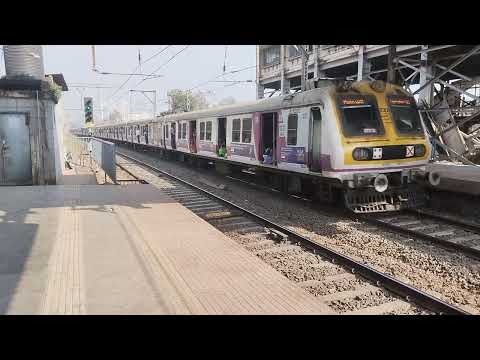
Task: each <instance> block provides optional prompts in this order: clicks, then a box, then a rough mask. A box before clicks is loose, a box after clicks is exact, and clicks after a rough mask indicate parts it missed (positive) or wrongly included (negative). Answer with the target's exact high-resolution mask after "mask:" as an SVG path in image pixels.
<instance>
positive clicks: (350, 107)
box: [340, 97, 384, 137]
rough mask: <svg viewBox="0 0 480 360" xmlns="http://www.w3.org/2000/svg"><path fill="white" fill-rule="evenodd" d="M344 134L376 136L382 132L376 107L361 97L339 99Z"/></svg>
mask: <svg viewBox="0 0 480 360" xmlns="http://www.w3.org/2000/svg"><path fill="white" fill-rule="evenodd" d="M340 107H341V110H342V127H343V133H344V135H345V136H347V137H348V136H378V135H382V134H383V133H384V130H383V126H382V123H381V121H380V117H379V114H378V110H377V108H376V107H375V106H374V105H373V104H372V102H371V101H369V99H367V98H363V97H355V98H353V97H352V98H344V97H342V98H341V99H340Z"/></svg>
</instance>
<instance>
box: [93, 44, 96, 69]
mask: <svg viewBox="0 0 480 360" xmlns="http://www.w3.org/2000/svg"><path fill="white" fill-rule="evenodd" d="M92 70H93V71H97V65H96V61H95V45H92Z"/></svg>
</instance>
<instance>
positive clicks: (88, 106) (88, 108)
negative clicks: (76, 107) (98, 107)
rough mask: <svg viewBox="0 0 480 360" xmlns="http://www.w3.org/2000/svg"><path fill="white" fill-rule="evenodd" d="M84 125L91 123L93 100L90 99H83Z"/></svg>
mask: <svg viewBox="0 0 480 360" xmlns="http://www.w3.org/2000/svg"><path fill="white" fill-rule="evenodd" d="M83 101H84V103H83V104H84V111H85V123H87V124H89V123H93V99H92V98H91V97H86V98H84V100H83Z"/></svg>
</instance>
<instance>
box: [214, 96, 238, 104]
mask: <svg viewBox="0 0 480 360" xmlns="http://www.w3.org/2000/svg"><path fill="white" fill-rule="evenodd" d="M236 102H237V100H235V98H234V97H232V96H229V97H226V98H224V99H222V100H220V101H219V102H218V105H231V104H235V103H236Z"/></svg>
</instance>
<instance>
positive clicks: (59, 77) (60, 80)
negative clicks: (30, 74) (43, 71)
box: [45, 74, 68, 91]
mask: <svg viewBox="0 0 480 360" xmlns="http://www.w3.org/2000/svg"><path fill="white" fill-rule="evenodd" d="M47 76H51V77H52V80H53V82H54V83H55V84H57V85H58V86H60V87H61V88H62V91H68V86H67V83H66V82H65V78H64V77H63V74H47V75H45V77H47Z"/></svg>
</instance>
